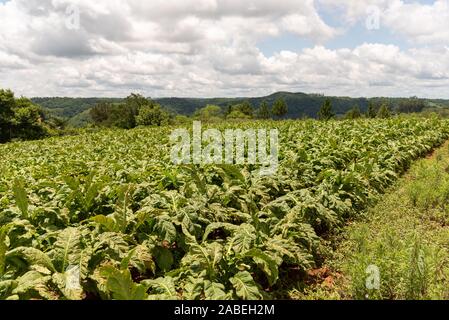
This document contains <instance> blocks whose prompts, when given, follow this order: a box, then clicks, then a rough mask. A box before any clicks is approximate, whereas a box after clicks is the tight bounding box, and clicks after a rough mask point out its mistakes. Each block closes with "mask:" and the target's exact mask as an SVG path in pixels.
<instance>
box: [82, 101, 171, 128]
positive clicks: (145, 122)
mask: <svg viewBox="0 0 449 320" xmlns="http://www.w3.org/2000/svg"><path fill="white" fill-rule="evenodd" d="M89 114H90V117H91V118H92V120H93V121H94V123H95V124H96V125H99V126H106V127H117V128H122V129H132V128H135V127H136V126H162V125H168V124H169V123H170V115H169V114H168V113H167V112H166V111H165V110H163V109H162V108H161V106H160V105H158V104H156V103H155V102H154V101H152V100H150V99H146V98H144V97H143V96H141V95H138V94H131V95H130V96H128V97H127V98H126V99H125V101H124V102H123V103H121V104H107V103H99V104H98V105H96V106H94V107H93V108H92V109H90V111H89Z"/></svg>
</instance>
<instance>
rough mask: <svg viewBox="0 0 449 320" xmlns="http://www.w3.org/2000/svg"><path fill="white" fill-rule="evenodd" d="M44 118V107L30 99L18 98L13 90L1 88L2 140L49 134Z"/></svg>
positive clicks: (0, 122)
mask: <svg viewBox="0 0 449 320" xmlns="http://www.w3.org/2000/svg"><path fill="white" fill-rule="evenodd" d="M43 119H44V112H43V111H42V109H41V108H40V107H39V106H36V105H35V104H33V103H32V102H31V101H30V100H29V99H27V98H18V99H16V98H15V97H14V93H13V92H12V91H11V90H0V142H2V143H3V142H8V141H10V140H12V139H21V140H30V139H39V138H42V137H44V136H47V135H48V134H49V131H48V125H47V124H45V123H44V120H43Z"/></svg>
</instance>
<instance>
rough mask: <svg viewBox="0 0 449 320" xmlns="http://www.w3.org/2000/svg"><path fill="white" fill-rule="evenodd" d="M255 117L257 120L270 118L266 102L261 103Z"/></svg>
mask: <svg viewBox="0 0 449 320" xmlns="http://www.w3.org/2000/svg"><path fill="white" fill-rule="evenodd" d="M257 117H258V118H259V119H270V118H271V111H270V108H269V107H268V103H267V102H266V101H263V102H262V103H261V105H260V107H259V110H258V111H257Z"/></svg>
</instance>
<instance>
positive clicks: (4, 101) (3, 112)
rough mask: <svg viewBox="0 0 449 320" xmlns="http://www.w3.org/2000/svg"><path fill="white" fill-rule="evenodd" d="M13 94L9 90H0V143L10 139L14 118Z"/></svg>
mask: <svg viewBox="0 0 449 320" xmlns="http://www.w3.org/2000/svg"><path fill="white" fill-rule="evenodd" d="M14 107H15V99H14V93H13V92H12V91H11V90H3V89H1V90H0V143H3V142H7V141H9V140H10V139H11V135H12V132H11V121H12V119H13V117H14V111H13V108H14Z"/></svg>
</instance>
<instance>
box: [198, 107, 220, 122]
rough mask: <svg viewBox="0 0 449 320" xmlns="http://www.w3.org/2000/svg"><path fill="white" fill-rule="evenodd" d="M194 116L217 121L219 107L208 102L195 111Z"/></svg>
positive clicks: (203, 119)
mask: <svg viewBox="0 0 449 320" xmlns="http://www.w3.org/2000/svg"><path fill="white" fill-rule="evenodd" d="M195 118H197V119H199V120H201V121H218V120H220V119H221V108H220V107H219V106H216V105H211V104H208V105H207V106H205V107H204V108H202V109H199V110H197V111H196V112H195Z"/></svg>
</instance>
